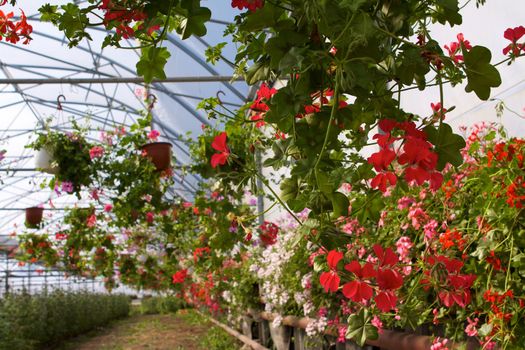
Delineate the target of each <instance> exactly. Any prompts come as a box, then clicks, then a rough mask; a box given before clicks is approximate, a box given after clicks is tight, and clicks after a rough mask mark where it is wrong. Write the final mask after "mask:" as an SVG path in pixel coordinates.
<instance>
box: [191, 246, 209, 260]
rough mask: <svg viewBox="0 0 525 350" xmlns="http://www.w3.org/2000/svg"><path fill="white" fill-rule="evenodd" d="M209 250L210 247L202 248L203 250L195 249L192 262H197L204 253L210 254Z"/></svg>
mask: <svg viewBox="0 0 525 350" xmlns="http://www.w3.org/2000/svg"><path fill="white" fill-rule="evenodd" d="M210 252H211V250H210V247H203V248H195V250H194V251H193V262H195V263H196V262H197V261H198V260H199V258H200V257H201V256H203V255H204V253H208V254H210Z"/></svg>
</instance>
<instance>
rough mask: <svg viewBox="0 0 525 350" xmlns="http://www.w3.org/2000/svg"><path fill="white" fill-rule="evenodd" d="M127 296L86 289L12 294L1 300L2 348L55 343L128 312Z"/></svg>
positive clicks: (22, 348)
mask: <svg viewBox="0 0 525 350" xmlns="http://www.w3.org/2000/svg"><path fill="white" fill-rule="evenodd" d="M129 310H130V303H129V298H128V297H127V296H124V295H106V294H89V293H85V292H76V293H72V292H62V291H54V292H52V293H42V294H38V295H28V294H10V295H7V296H5V297H4V298H3V299H2V300H0V349H2V350H4V349H5V350H7V349H17V350H18V349H20V350H32V349H41V348H44V347H48V346H52V345H56V344H58V343H59V342H61V341H63V340H65V339H68V338H71V337H74V336H77V335H80V334H83V333H86V332H88V331H90V330H93V329H95V328H97V327H101V326H104V325H107V324H108V323H109V322H110V321H112V320H115V319H118V318H122V317H126V316H128V314H129Z"/></svg>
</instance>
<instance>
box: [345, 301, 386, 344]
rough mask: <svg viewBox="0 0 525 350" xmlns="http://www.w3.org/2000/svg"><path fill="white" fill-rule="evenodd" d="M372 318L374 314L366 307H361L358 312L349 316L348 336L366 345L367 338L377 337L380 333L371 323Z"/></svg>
mask: <svg viewBox="0 0 525 350" xmlns="http://www.w3.org/2000/svg"><path fill="white" fill-rule="evenodd" d="M371 319H372V315H370V313H369V311H368V309H365V308H363V309H361V311H359V313H358V314H353V315H351V316H350V317H348V329H347V330H346V337H347V338H348V339H352V340H353V341H355V342H356V343H357V345H359V346H364V345H365V343H366V340H367V339H370V340H374V339H377V338H378V337H379V334H378V332H377V328H376V327H374V326H373V325H372V324H371V323H370V321H371Z"/></svg>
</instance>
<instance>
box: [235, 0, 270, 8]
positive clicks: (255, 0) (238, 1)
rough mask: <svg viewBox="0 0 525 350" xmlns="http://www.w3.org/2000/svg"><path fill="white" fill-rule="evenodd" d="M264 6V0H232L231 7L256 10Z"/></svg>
mask: <svg viewBox="0 0 525 350" xmlns="http://www.w3.org/2000/svg"><path fill="white" fill-rule="evenodd" d="M263 6H264V0H232V7H233V8H235V7H237V8H238V9H239V10H242V9H245V8H247V9H248V10H250V11H256V10H257V9H260V8H261V7H263Z"/></svg>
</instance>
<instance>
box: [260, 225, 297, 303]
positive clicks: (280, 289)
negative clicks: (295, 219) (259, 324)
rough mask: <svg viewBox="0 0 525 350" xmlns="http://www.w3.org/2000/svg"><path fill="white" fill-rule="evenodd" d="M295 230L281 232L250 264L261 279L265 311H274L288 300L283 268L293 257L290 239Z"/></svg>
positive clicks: (288, 294)
mask: <svg viewBox="0 0 525 350" xmlns="http://www.w3.org/2000/svg"><path fill="white" fill-rule="evenodd" d="M294 235H295V232H294V231H288V232H281V233H280V235H279V236H278V237H277V242H276V243H275V244H274V245H271V246H268V247H266V248H264V250H263V251H262V253H261V254H260V259H259V260H258V261H257V263H254V264H252V265H251V266H250V271H252V272H254V273H256V274H257V278H258V279H260V280H261V281H262V284H261V289H260V292H261V296H262V297H263V298H264V300H265V302H266V311H268V312H275V311H278V310H279V309H281V308H283V307H284V306H285V305H286V303H288V301H289V300H290V297H291V296H290V293H289V292H288V290H287V289H286V287H285V286H283V283H282V278H283V269H284V268H285V267H286V265H287V263H288V261H290V259H291V258H292V257H293V255H294V250H293V249H291V247H290V245H291V241H292V239H293V238H294Z"/></svg>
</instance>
